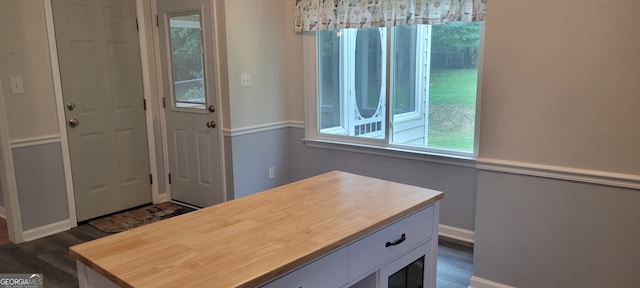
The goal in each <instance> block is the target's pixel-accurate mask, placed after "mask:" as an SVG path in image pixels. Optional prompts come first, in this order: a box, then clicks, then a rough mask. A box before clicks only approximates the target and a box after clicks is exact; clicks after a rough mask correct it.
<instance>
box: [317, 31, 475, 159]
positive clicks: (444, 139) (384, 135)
mask: <svg viewBox="0 0 640 288" xmlns="http://www.w3.org/2000/svg"><path fill="white" fill-rule="evenodd" d="M480 25H481V23H479V22H472V23H462V22H454V23H449V24H446V25H433V26H431V25H410V26H395V27H390V28H369V29H341V30H327V31H319V32H316V37H315V46H316V55H317V63H316V64H317V69H314V70H316V73H317V79H316V81H317V82H316V83H317V98H316V99H313V101H311V102H310V103H315V107H313V110H315V111H316V113H317V115H315V116H316V117H315V118H316V119H311V121H308V122H314V120H315V121H317V123H311V124H312V126H309V127H310V128H311V130H312V131H313V132H312V133H311V135H310V136H311V137H310V138H312V139H320V140H331V141H336V142H343V143H359V144H367V145H374V146H381V147H393V148H399V149H404V150H414V151H425V152H438V153H450V154H462V155H472V154H473V153H474V139H475V135H474V133H475V119H476V115H475V112H476V94H477V79H478V50H479V47H480ZM313 97H314V98H315V97H316V95H313ZM314 125H315V126H314Z"/></svg>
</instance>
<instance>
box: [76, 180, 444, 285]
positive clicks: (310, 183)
mask: <svg viewBox="0 0 640 288" xmlns="http://www.w3.org/2000/svg"><path fill="white" fill-rule="evenodd" d="M442 197H443V194H442V193H441V192H438V191H434V190H430V189H425V188H420V187H415V186H410V185H404V184H399V183H394V182H389V181H383V180H379V179H374V178H369V177H364V176H359V175H354V174H350V173H345V172H340V171H333V172H329V173H326V174H322V175H319V176H315V177H311V178H308V179H304V180H301V181H298V182H294V183H291V184H288V185H284V186H280V187H276V188H273V189H270V190H266V191H264V192H260V193H256V194H253V195H250V196H246V197H243V198H239V199H236V200H232V201H229V202H225V203H222V204H218V205H214V206H211V207H208V208H204V209H201V210H197V211H193V212H190V213H187V214H183V215H179V216H176V217H173V218H169V219H166V220H162V221H159V222H156V223H153V224H149V225H145V226H142V227H139V228H136V229H132V230H129V231H125V232H121V233H118V234H114V235H110V236H108V237H105V238H101V239H97V240H94V241H90V242H87V243H83V244H80V245H76V246H73V247H71V248H70V254H71V256H72V257H74V258H75V259H76V260H78V261H80V262H82V263H83V264H84V265H86V266H88V267H89V268H91V269H93V270H95V271H96V272H98V273H99V274H101V275H103V276H105V277H106V278H107V279H109V280H111V281H113V282H114V283H116V284H118V285H119V286H121V287H255V286H257V285H260V284H262V283H264V282H266V281H269V280H271V279H273V278H276V277H278V276H281V275H283V274H285V273H287V272H288V271H290V270H293V269H295V268H297V267H299V266H300V265H302V264H305V263H306V262H309V261H311V260H313V259H315V258H318V257H320V256H322V255H324V254H327V253H328V252H331V251H332V250H334V249H336V248H339V247H342V246H344V245H346V244H348V243H350V242H352V241H354V240H356V239H358V238H360V237H362V236H364V235H367V234H369V233H371V232H374V231H375V230H377V229H379V228H382V227H384V226H386V225H388V224H391V223H392V222H394V221H396V220H398V219H400V218H402V217H404V216H406V215H409V214H411V213H412V212H415V211H417V210H420V209H421V208H424V207H426V206H428V205H430V204H432V203H434V202H435V201H437V200H440V199H442Z"/></svg>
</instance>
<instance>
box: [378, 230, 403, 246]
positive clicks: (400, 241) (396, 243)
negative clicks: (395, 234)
mask: <svg viewBox="0 0 640 288" xmlns="http://www.w3.org/2000/svg"><path fill="white" fill-rule="evenodd" d="M404 240H407V236H406V235H405V234H404V233H402V236H400V239H398V240H396V241H393V242H387V244H384V247H389V246H396V245H399V244H400V243H402V242H404Z"/></svg>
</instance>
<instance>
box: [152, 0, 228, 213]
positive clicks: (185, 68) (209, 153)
mask: <svg viewBox="0 0 640 288" xmlns="http://www.w3.org/2000/svg"><path fill="white" fill-rule="evenodd" d="M158 21H159V23H158V31H159V33H158V34H159V39H160V53H161V57H162V61H161V66H162V75H163V81H162V82H163V91H164V104H165V119H166V133H167V142H168V143H167V148H168V157H169V161H168V162H169V171H170V173H169V183H170V187H171V198H172V199H173V200H176V201H180V202H184V203H187V204H191V205H194V206H198V207H206V206H211V205H213V204H217V203H220V202H222V201H223V200H224V198H223V191H222V189H221V187H222V185H221V164H220V142H219V139H220V132H219V129H218V124H217V123H216V120H217V111H216V107H215V103H216V95H215V92H216V89H215V88H216V87H215V85H216V83H215V81H214V79H215V77H214V71H215V65H216V64H215V63H216V62H215V59H214V57H213V55H214V53H213V45H214V41H215V38H214V34H213V24H212V22H213V21H212V15H211V3H210V1H206V0H190V1H174V0H159V1H158Z"/></svg>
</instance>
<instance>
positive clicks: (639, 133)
mask: <svg viewBox="0 0 640 288" xmlns="http://www.w3.org/2000/svg"><path fill="white" fill-rule="evenodd" d="M639 10H640V1H637V0H621V1H616V2H615V3H613V2H607V1H597V0H585V1H555V0H538V1H501V0H497V1H491V5H490V7H488V14H487V22H486V38H485V51H484V67H483V73H482V79H483V80H482V87H483V89H482V99H481V105H480V106H481V108H482V111H481V122H480V134H479V135H480V151H479V153H480V154H479V156H480V158H479V161H480V162H483V161H486V162H493V163H496V162H498V163H501V162H502V163H510V164H512V165H513V166H514V169H511V170H512V171H513V172H514V173H518V174H528V173H529V172H535V170H536V167H543V168H544V169H543V170H545V171H546V172H548V173H547V174H550V177H552V178H553V177H554V176H561V175H563V174H571V173H573V172H578V174H580V173H582V172H585V173H586V175H587V177H583V178H587V180H586V181H590V180H588V178H591V177H590V176H588V175H589V174H591V175H596V176H597V175H612V176H613V178H619V179H622V180H625V179H627V180H628V179H636V180H631V181H629V182H631V183H634V186H632V187H638V186H640V181H639V180H638V179H640V177H639V176H640V149H638V147H640V129H638V126H637V123H640V113H638V111H639V108H640V81H638V79H640V33H638V31H637V27H638V25H637V23H635V22H634V21H633V20H632V19H637V17H636V16H637V15H636V14H637V11H639ZM539 165H544V166H539ZM494 168H495V167H494ZM532 168H533V169H532ZM488 170H490V169H488ZM488 170H487V171H481V172H479V173H478V187H477V206H476V226H475V228H476V229H475V231H476V234H475V236H476V241H475V250H474V252H475V256H474V276H476V277H479V278H482V279H487V280H490V281H493V282H498V283H504V284H508V285H513V286H517V287H637V286H638V275H637V274H638V273H637V272H638V269H637V267H638V264H637V259H640V250H639V249H640V248H638V247H639V246H638V243H640V230H639V229H638V227H640V212H639V211H640V210H639V209H638V205H640V191H638V190H637V189H636V190H633V189H624V188H614V187H609V186H603V185H594V184H586V183H579V182H571V181H564V180H552V179H550V178H537V177H533V176H526V175H518V174H502V173H498V172H491V171H488ZM494 170H495V169H494ZM518 170H522V172H518ZM613 173H617V174H613ZM531 174H534V173H531ZM595 178H598V177H595Z"/></svg>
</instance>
